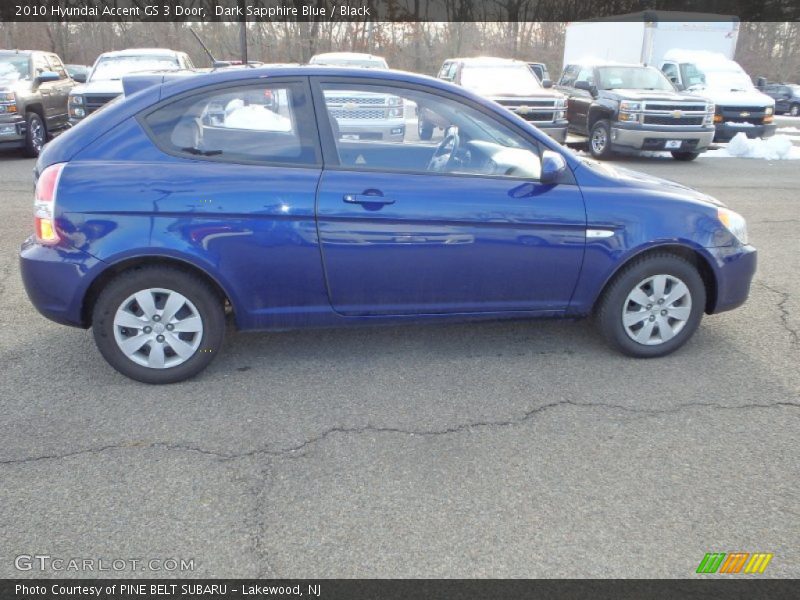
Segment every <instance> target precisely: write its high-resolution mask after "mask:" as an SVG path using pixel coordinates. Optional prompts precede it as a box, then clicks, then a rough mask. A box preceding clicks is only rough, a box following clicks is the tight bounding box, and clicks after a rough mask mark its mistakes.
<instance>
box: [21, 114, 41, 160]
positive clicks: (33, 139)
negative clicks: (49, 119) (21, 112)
mask: <svg viewBox="0 0 800 600" xmlns="http://www.w3.org/2000/svg"><path fill="white" fill-rule="evenodd" d="M25 120H26V122H27V125H26V132H25V147H24V148H23V150H22V152H23V154H25V156H27V157H29V158H36V157H37V156H39V153H40V152H41V151H42V146H44V144H45V142H46V141H47V127H46V126H45V124H44V121H43V120H42V117H40V116H39V113H35V112H29V113H28V114H27V115H26V116H25Z"/></svg>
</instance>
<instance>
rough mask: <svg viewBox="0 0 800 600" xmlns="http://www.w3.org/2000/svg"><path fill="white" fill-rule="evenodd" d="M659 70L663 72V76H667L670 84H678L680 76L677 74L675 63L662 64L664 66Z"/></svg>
mask: <svg viewBox="0 0 800 600" xmlns="http://www.w3.org/2000/svg"><path fill="white" fill-rule="evenodd" d="M661 70H662V71H663V72H664V75H666V76H667V79H669V80H670V81H671V82H672V83H678V81H679V79H680V75H679V74H678V65H676V64H675V63H664V66H663V67H661Z"/></svg>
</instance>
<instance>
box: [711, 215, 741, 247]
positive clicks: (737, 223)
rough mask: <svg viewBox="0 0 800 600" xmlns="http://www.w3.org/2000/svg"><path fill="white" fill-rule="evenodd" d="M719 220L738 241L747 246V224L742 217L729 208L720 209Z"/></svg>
mask: <svg viewBox="0 0 800 600" xmlns="http://www.w3.org/2000/svg"><path fill="white" fill-rule="evenodd" d="M717 218H718V219H719V220H720V223H722V224H723V225H724V226H725V229H727V230H728V231H730V232H731V233H732V234H733V236H734V237H735V238H736V239H737V240H739V241H740V242H741V243H742V244H747V222H746V221H745V220H744V217H743V216H742V215H740V214H739V213H737V212H734V211H732V210H729V209H727V208H719V209H717Z"/></svg>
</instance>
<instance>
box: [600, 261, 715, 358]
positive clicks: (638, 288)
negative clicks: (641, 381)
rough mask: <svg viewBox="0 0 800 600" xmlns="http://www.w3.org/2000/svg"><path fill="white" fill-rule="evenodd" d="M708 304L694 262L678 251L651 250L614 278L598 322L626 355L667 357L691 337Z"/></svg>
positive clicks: (614, 344) (601, 307) (617, 347)
mask: <svg viewBox="0 0 800 600" xmlns="http://www.w3.org/2000/svg"><path fill="white" fill-rule="evenodd" d="M705 305H706V289H705V285H704V284H703V280H702V278H701V277H700V274H699V273H698V271H697V269H696V268H695V267H694V265H692V264H691V263H689V262H688V261H686V260H684V259H683V258H680V257H678V256H675V255H673V254H667V253H659V254H651V255H649V256H644V257H642V258H640V259H638V260H634V261H633V262H632V263H630V264H629V265H628V266H626V267H623V269H622V270H621V271H620V272H619V273H618V274H617V275H616V277H614V280H613V281H612V282H611V284H610V285H609V286H608V288H607V289H606V290H605V292H604V293H603V296H602V298H601V299H600V302H599V303H598V308H597V313H596V316H597V324H598V326H599V328H600V331H601V333H602V334H603V337H604V338H605V339H606V341H607V342H608V343H609V344H610V345H611V346H613V347H614V348H616V349H617V350H619V351H620V352H622V353H623V354H627V355H628V356H634V357H637V358H652V357H656V356H664V355H666V354H669V353H670V352H673V351H675V350H677V349H678V348H680V347H681V346H682V345H683V344H685V343H686V342H687V341H688V340H689V338H691V337H692V335H693V334H694V332H695V330H697V327H698V326H699V325H700V319H701V318H702V317H703V311H704V310H705Z"/></svg>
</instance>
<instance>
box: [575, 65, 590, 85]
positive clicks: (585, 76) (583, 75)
mask: <svg viewBox="0 0 800 600" xmlns="http://www.w3.org/2000/svg"><path fill="white" fill-rule="evenodd" d="M575 81H585V82H587V83H589V84H592V85H593V84H594V68H593V67H581V70H580V71H579V72H578V76H577V77H576V78H575Z"/></svg>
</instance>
